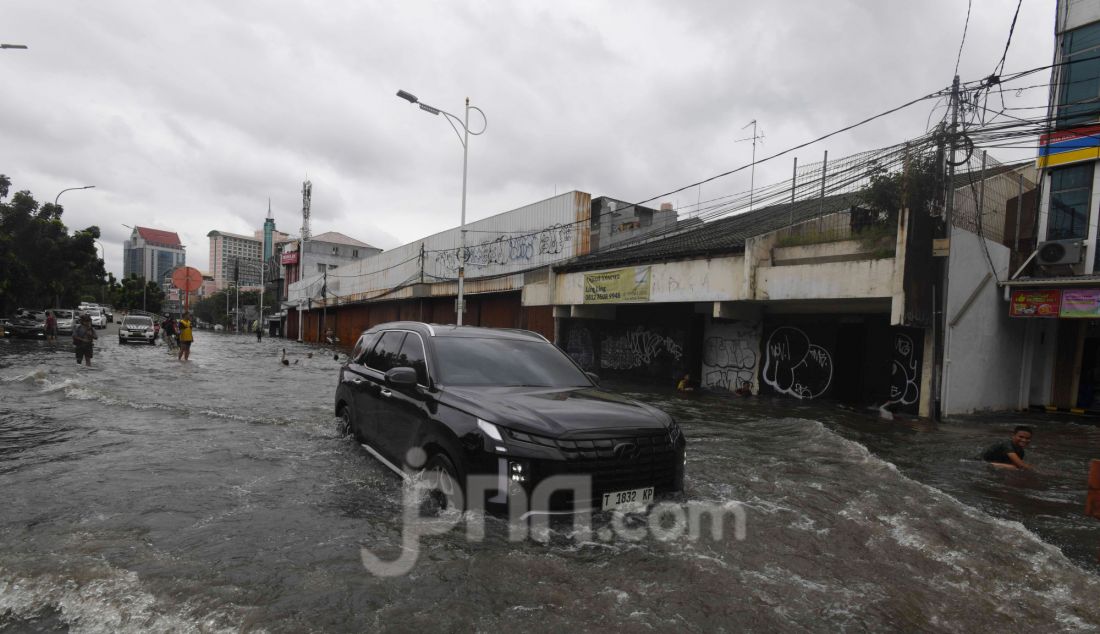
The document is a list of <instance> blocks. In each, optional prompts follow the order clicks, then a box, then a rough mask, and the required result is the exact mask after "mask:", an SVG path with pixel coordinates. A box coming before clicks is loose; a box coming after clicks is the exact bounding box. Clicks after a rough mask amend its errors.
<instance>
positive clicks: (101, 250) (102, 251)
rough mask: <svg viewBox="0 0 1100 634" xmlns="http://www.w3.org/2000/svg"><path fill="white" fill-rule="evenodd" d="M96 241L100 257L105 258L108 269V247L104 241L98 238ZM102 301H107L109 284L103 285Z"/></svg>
mask: <svg viewBox="0 0 1100 634" xmlns="http://www.w3.org/2000/svg"><path fill="white" fill-rule="evenodd" d="M95 243H96V245H97V246H98V247H99V257H100V259H102V260H103V269H104V270H106V269H107V249H105V248H103V243H102V242H100V241H99V240H96V241H95ZM100 301H101V302H103V303H104V304H106V303H107V286H106V285H104V287H103V292H101V293H100Z"/></svg>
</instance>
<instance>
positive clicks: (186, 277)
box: [172, 266, 202, 293]
mask: <svg viewBox="0 0 1100 634" xmlns="http://www.w3.org/2000/svg"><path fill="white" fill-rule="evenodd" d="M172 286H175V287H176V288H178V289H180V290H181V291H183V292H184V293H192V292H194V291H197V290H199V287H200V286H202V273H200V272H199V270H198V269H196V268H192V267H190V266H181V267H180V268H178V269H176V270H175V271H174V272H173V273H172Z"/></svg>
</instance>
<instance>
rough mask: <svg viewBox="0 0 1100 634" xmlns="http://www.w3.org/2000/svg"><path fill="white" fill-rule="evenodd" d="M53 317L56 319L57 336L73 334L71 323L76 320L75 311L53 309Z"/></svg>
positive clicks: (72, 324)
mask: <svg viewBox="0 0 1100 634" xmlns="http://www.w3.org/2000/svg"><path fill="white" fill-rule="evenodd" d="M53 316H54V318H55V319H57V334H59V335H71V334H73V326H74V325H75V324H74V323H73V321H74V320H75V319H76V313H75V311H72V310H69V309H67V308H54V309H53Z"/></svg>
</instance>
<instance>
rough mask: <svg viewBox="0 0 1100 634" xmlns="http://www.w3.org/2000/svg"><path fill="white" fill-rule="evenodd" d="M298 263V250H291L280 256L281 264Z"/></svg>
mask: <svg viewBox="0 0 1100 634" xmlns="http://www.w3.org/2000/svg"><path fill="white" fill-rule="evenodd" d="M297 263H298V252H297V251H291V252H289V253H284V254H283V255H282V257H280V258H279V264H297Z"/></svg>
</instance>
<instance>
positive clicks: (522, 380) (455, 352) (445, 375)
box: [432, 337, 592, 387]
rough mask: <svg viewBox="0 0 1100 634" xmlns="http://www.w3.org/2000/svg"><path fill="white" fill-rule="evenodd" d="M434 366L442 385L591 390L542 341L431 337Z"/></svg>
mask: <svg viewBox="0 0 1100 634" xmlns="http://www.w3.org/2000/svg"><path fill="white" fill-rule="evenodd" d="M432 342H433V345H434V347H435V362H436V370H437V372H438V375H439V376H438V379H439V382H440V383H442V384H444V385H479V386H490V385H493V386H531V387H591V385H592V381H591V380H590V379H589V378H588V376H586V375H585V374H584V372H582V371H581V370H580V369H579V368H577V366H576V364H574V363H573V361H572V360H570V359H569V357H567V356H565V353H563V352H562V351H561V350H558V349H557V348H555V347H554V346H553V345H552V344H550V343H547V342H544V341H523V340H517V339H498V338H495V337H494V338H489V337H484V338H483V337H435V338H433V340H432Z"/></svg>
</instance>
